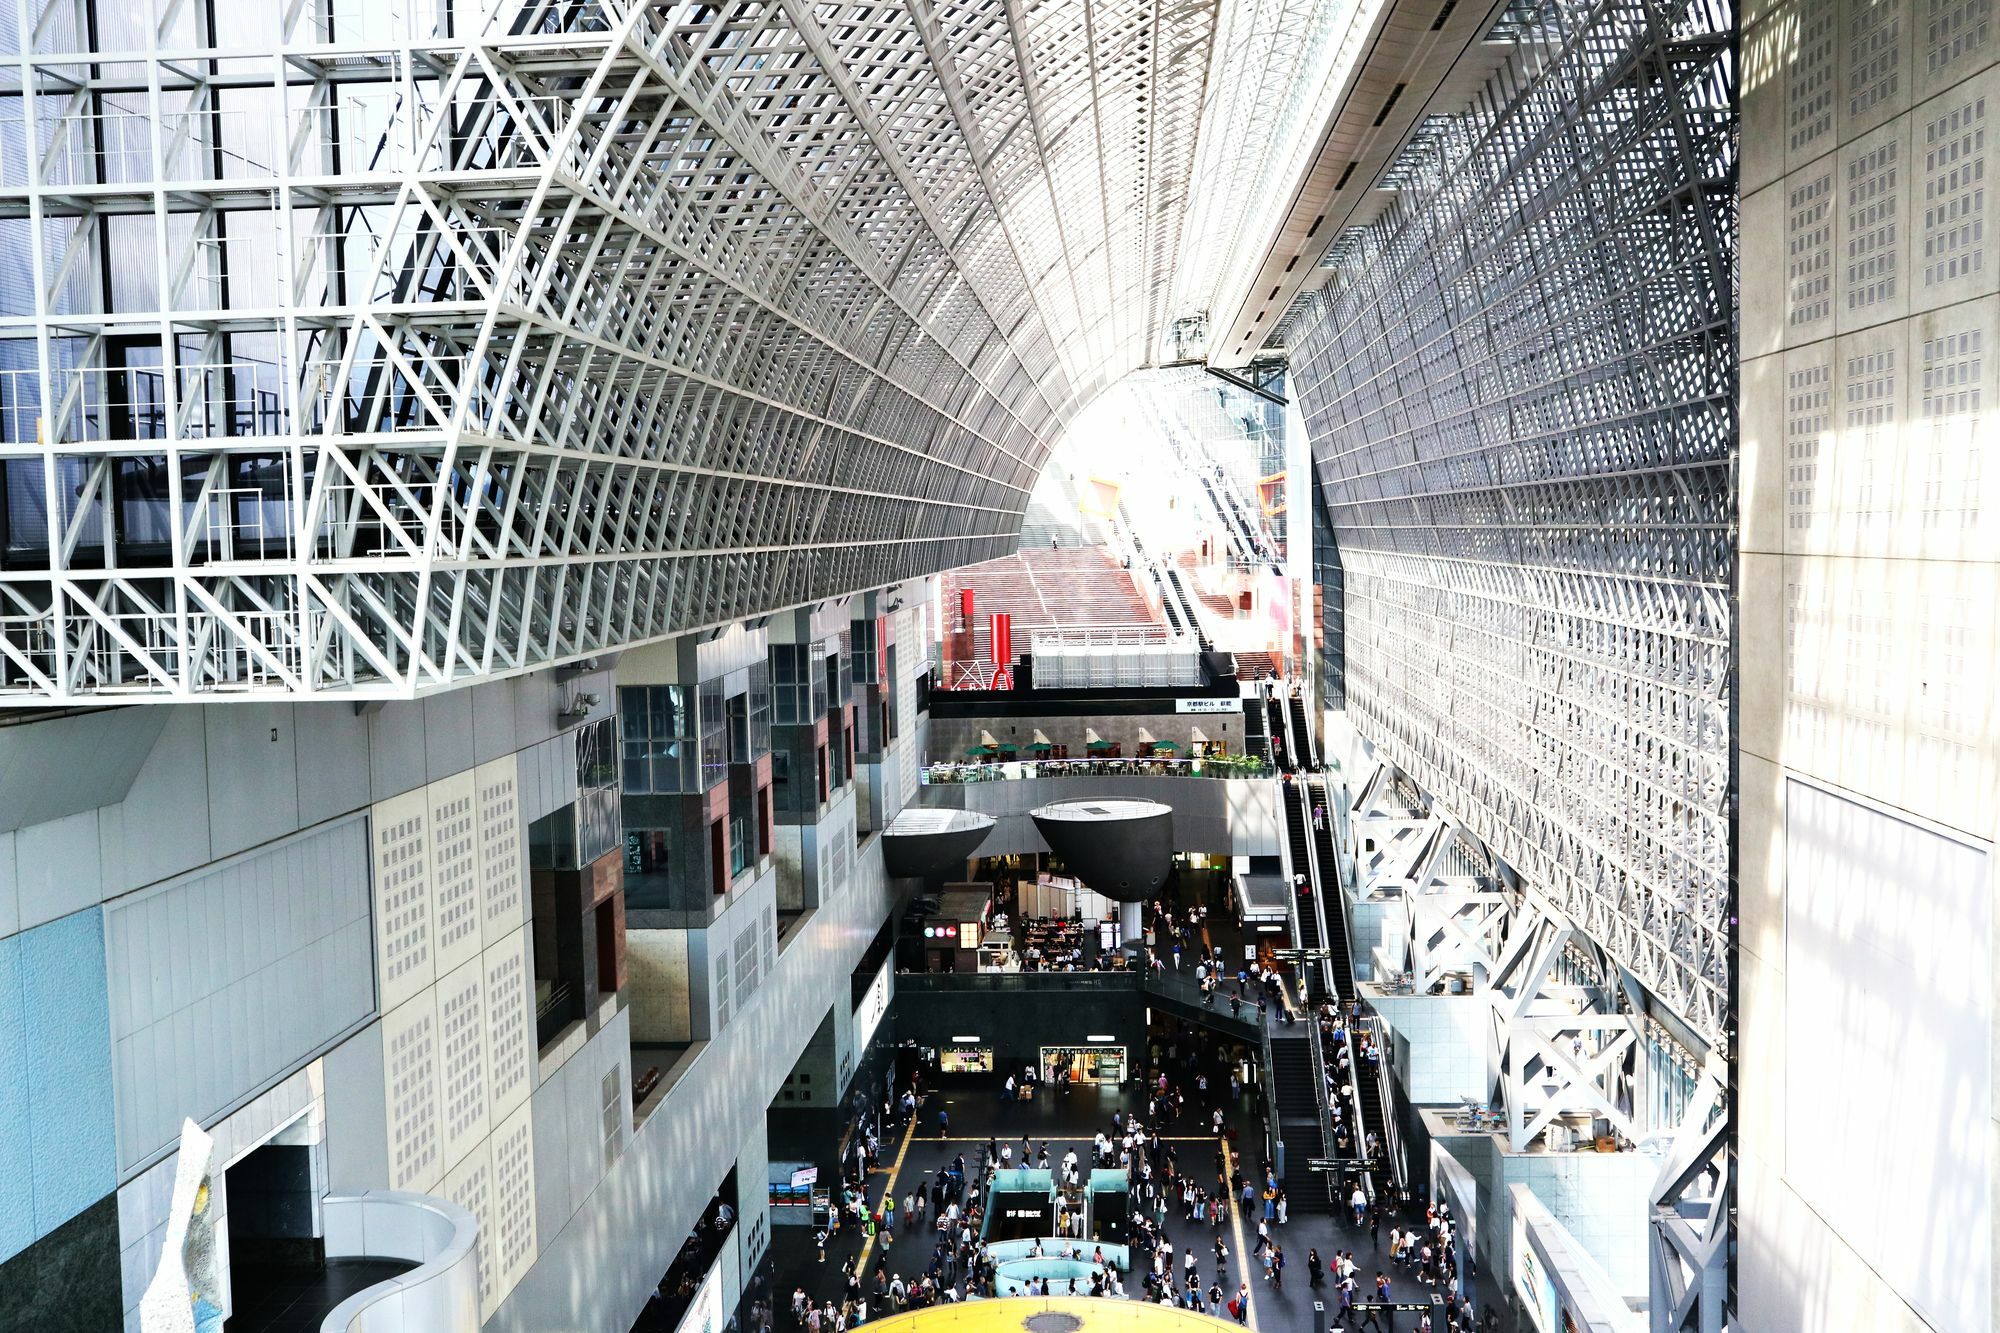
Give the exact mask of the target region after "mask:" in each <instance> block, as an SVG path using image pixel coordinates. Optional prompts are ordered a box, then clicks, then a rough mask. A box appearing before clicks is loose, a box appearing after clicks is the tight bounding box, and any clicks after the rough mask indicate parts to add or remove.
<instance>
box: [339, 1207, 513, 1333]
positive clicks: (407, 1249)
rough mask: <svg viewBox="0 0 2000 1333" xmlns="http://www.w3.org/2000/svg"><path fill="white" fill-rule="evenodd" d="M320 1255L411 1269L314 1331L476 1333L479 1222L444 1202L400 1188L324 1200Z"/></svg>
mask: <svg viewBox="0 0 2000 1333" xmlns="http://www.w3.org/2000/svg"><path fill="white" fill-rule="evenodd" d="M324 1213H325V1219H326V1257H327V1258H329V1259H343V1258H360V1257H363V1256H365V1257H368V1258H372V1259H407V1260H409V1261H410V1262H412V1263H415V1264H416V1265H417V1267H415V1268H413V1269H411V1270H410V1271H409V1272H407V1273H405V1274H403V1275H402V1276H401V1277H394V1278H391V1279H389V1280H388V1281H387V1282H380V1283H377V1284H376V1285H374V1286H372V1287H370V1288H368V1289H367V1290H366V1291H360V1292H356V1293H355V1294H354V1295H352V1296H350V1297H348V1298H347V1299H346V1300H344V1301H342V1302H341V1303H340V1304H339V1305H337V1306H335V1307H334V1308H333V1311H332V1313H330V1314H328V1315H327V1317H326V1318H325V1319H323V1320H321V1321H320V1326H319V1327H320V1333H479V1259H478V1254H479V1245H478V1242H479V1224H478V1222H477V1221H475V1220H474V1218H473V1216H472V1214H471V1213H469V1212H467V1211H466V1210H465V1209H463V1208H461V1207H459V1206H458V1205H457V1204H455V1203H452V1202H450V1201H448V1200H445V1199H434V1198H432V1197H431V1196H430V1195H428V1194H408V1193H404V1192H402V1191H399V1190H363V1191H360V1192H358V1193H354V1194H330V1195H328V1196H327V1198H326V1201H325V1204H324Z"/></svg>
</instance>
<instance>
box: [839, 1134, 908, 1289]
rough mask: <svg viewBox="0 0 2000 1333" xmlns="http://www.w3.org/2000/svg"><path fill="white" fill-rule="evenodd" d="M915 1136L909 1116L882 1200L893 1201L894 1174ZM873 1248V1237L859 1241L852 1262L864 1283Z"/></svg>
mask: <svg viewBox="0 0 2000 1333" xmlns="http://www.w3.org/2000/svg"><path fill="white" fill-rule="evenodd" d="M916 1136H917V1118H916V1117H915V1116H911V1117H910V1124H909V1127H908V1128H906V1129H905V1130H904V1131H903V1146H902V1147H900V1148H898V1149H896V1160H895V1161H894V1162H892V1163H890V1165H889V1181H888V1183H887V1184H885V1185H883V1186H882V1197H883V1198H885V1199H893V1198H895V1197H896V1173H897V1172H898V1171H901V1170H902V1169H903V1159H904V1158H905V1157H908V1156H909V1155H910V1140H911V1139H913V1138H915V1137H916ZM861 1207H862V1208H863V1209H864V1210H866V1209H867V1208H868V1192H867V1191H866V1190H863V1191H862V1192H861ZM888 1225H890V1226H892V1227H893V1226H894V1225H895V1223H893V1222H891V1223H889V1224H888ZM874 1248H875V1238H874V1237H873V1236H864V1237H863V1239H862V1241H861V1254H860V1255H859V1256H858V1257H857V1258H856V1259H855V1261H854V1275H855V1276H856V1277H858V1278H860V1279H862V1280H863V1281H864V1282H865V1281H867V1279H868V1255H869V1253H870V1251H872V1250H873V1249H874Z"/></svg>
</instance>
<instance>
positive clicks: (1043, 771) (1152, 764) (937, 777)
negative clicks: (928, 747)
mask: <svg viewBox="0 0 2000 1333" xmlns="http://www.w3.org/2000/svg"><path fill="white" fill-rule="evenodd" d="M1272 771H1273V770H1272V768H1271V765H1270V764H1268V763H1266V762H1265V761H1263V760H1261V759H1258V758H1257V757H1255V756H1254V755H1221V756H1217V757H1213V758H1208V759H1004V760H1000V761H999V762H996V763H990V764H960V763H949V762H944V763H935V764H928V765H926V766H925V767H924V768H923V769H921V770H919V772H918V773H917V781H918V783H919V784H920V785H922V786H926V787H954V786H964V785H966V784H968V783H974V782H1025V781H1028V780H1030V779H1033V778H1102V777H1134V778H1267V777H1269V776H1271V773H1272Z"/></svg>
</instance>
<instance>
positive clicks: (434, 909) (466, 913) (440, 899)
mask: <svg viewBox="0 0 2000 1333" xmlns="http://www.w3.org/2000/svg"><path fill="white" fill-rule="evenodd" d="M477 792H478V788H477V785H476V783H475V781H474V779H473V774H472V772H471V770H469V769H468V770H467V771H466V772H463V773H458V774H455V775H453V776H452V777H449V778H445V779H443V780H441V781H438V782H433V783H432V784H431V785H430V786H429V787H428V788H427V789H426V795H427V796H428V797H429V800H430V820H431V823H430V833H431V858H430V859H431V914H432V916H431V919H432V922H433V928H432V936H433V939H434V940H435V945H434V947H435V949H436V953H437V963H436V966H437V972H438V975H440V976H442V975H443V974H445V973H446V972H450V971H452V970H454V969H456V968H459V967H461V966H463V965H464V964H466V963H468V962H471V961H472V959H473V958H475V957H476V956H478V953H479V940H480V915H481V912H480V879H479V838H478V828H479V821H478V818H477V815H476V814H475V812H474V805H475V803H476V801H477Z"/></svg>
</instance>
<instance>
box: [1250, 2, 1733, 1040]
mask: <svg viewBox="0 0 2000 1333" xmlns="http://www.w3.org/2000/svg"><path fill="white" fill-rule="evenodd" d="M1734 23H1735V16H1734V13H1733V11H1732V10H1731V9H1730V8H1729V7H1728V5H1727V4H1726V3H1723V2H1722V0H1715V2H1714V3H1708V2H1706V0H1691V2H1690V3H1685V4H1682V5H1679V6H1677V7H1671V8H1659V7H1652V6H1648V5H1645V4H1641V3H1635V2H1633V0H1606V2H1605V3H1599V4H1589V3H1577V2H1576V0H1554V2H1553V3H1543V4H1540V5H1523V6H1517V7H1515V9H1514V10H1510V12H1509V21H1508V23H1507V24H1506V25H1504V26H1503V28H1502V30H1501V32H1500V33H1499V34H1497V35H1499V36H1503V37H1507V38H1509V39H1510V40H1512V41H1513V42H1514V44H1515V52H1514V56H1513V58H1512V59H1511V60H1509V61H1508V62H1507V64H1506V65H1505V66H1504V67H1503V68H1502V69H1501V70H1500V71H1499V72H1498V73H1497V74H1495V75H1494V76H1493V78H1492V80H1491V81H1490V82H1489V83H1488V85H1487V86H1486V87H1485V89H1484V90H1483V91H1482V93H1481V94H1480V95H1479V96H1478V98H1476V99H1475V101H1474V102H1473V104H1472V105H1471V106H1470V107H1469V108H1468V109H1467V110H1466V111H1465V112H1464V113H1463V114H1460V115H1455V116H1445V117H1437V118H1433V119H1432V120H1430V121H1427V122H1426V124H1425V128H1424V133H1423V134H1422V135H1421V136H1419V137H1418V138H1417V140H1416V141H1414V142H1413V144H1412V145H1411V147H1410V149H1409V150H1408V151H1406V153H1405V154H1403V155H1402V156H1401V157H1400V158H1399V159H1398V161H1397V162H1396V163H1395V165H1394V167H1393V168H1392V172H1391V174H1392V176H1393V178H1394V180H1395V181H1396V183H1397V187H1398V189H1399V190H1400V195H1399V199H1398V202H1397V203H1396V204H1395V205H1394V206H1393V207H1391V208H1390V209H1389V210H1388V211H1387V212H1386V213H1385V214H1384V215H1383V216H1382V217H1381V218H1380V219H1379V220H1377V221H1376V222H1373V223H1371V224H1369V225H1367V226H1364V227H1360V228H1357V229H1354V230H1353V231H1351V232H1349V233H1348V234H1346V235H1344V236H1343V237H1341V238H1340V240H1339V241H1338V243H1337V244H1336V246H1335V247H1334V249H1333V251H1332V254H1331V256H1330V258H1329V265H1330V266H1331V267H1333V268H1334V269H1335V272H1334V273H1333V274H1332V278H1331V281H1330V282H1329V284H1328V285H1327V288H1326V290H1325V291H1324V292H1322V293H1321V294H1319V295H1318V296H1317V297H1315V298H1313V300H1312V301H1311V302H1310V303H1308V304H1307V305H1305V306H1304V307H1302V308H1301V309H1299V310H1296V311H1294V312H1293V314H1292V316H1291V317H1290V319H1289V320H1288V323H1287V325H1286V334H1287V337H1288V339H1289V343H1290V348H1291V353H1292V364H1293V380H1294V383H1295V384H1296V385H1297V389H1298V393H1299V396H1300V398H1301V401H1302V406H1303V410H1304V414H1305V419H1306V422H1307V425H1308V429H1309V432H1310V436H1311V449H1312V456H1313V463H1314V468H1315V470H1316V474H1317V477H1318V480H1319V483H1320V487H1319V492H1320V498H1321V499H1322V500H1323V503H1324V504H1325V507H1326V514H1327V518H1328V520H1329V521H1330V524H1331V526H1332V528H1333V530H1334V533H1335V536H1336V539H1337V541H1338V545H1339V559H1340V564H1341V567H1342V576H1343V586H1344V594H1345V596H1344V605H1343V607H1342V611H1343V613H1344V618H1345V634H1344V639H1345V648H1346V653H1345V662H1344V671H1345V688H1346V696H1347V705H1348V708H1349V710H1350V713H1351V715H1352V717H1353V718H1354V721H1355V725H1356V727H1357V728H1358V729H1359V731H1360V732H1361V733H1362V734H1363V735H1364V736H1366V737H1367V738H1368V739H1369V740H1370V741H1371V742H1373V743H1374V744H1375V745H1376V746H1377V747H1378V749H1379V750H1380V752H1381V753H1382V755H1383V756H1384V757H1385V758H1387V759H1389V760H1390V761H1391V762H1393V763H1394V764H1395V765H1397V766H1398V767H1399V768H1400V769H1402V770H1403V771H1404V772H1405V773H1407V774H1408V775H1410V777H1412V778H1413V779H1414V780H1415V781H1416V782H1418V783H1419V784H1420V785H1421V786H1422V787H1424V788H1425V789H1426V790H1428V791H1429V792H1431V793H1432V794H1434V795H1435V797H1436V798H1437V799H1438V800H1440V801H1441V802H1443V803H1444V805H1445V806H1447V807H1448V808H1449V809H1450V810H1451V811H1452V812H1453V813H1454V814H1455V815H1457V816H1459V817H1460V818H1463V819H1464V820H1466V821H1467V823H1468V825H1469V827H1470V828H1471V829H1472V830H1473V831H1474V832H1475V833H1476V834H1477V835H1478V836H1479V837H1480V838H1482V839H1483V840H1484V841H1486V842H1487V844H1488V845H1490V846H1491V847H1493V848H1494V850H1495V851H1496V852H1497V853H1498V854H1500V855H1501V856H1503V857H1505V858H1506V859H1507V860H1508V861H1509V862H1511V863H1512V864H1513V865H1514V866H1515V868H1516V869H1517V870H1519V871H1520V873H1521V874H1522V876H1523V877H1524V879H1525V880H1526V881H1528V882H1529V883H1531V884H1533V885H1535V886H1538V887H1539V889H1540V890H1541V891H1543V892H1545V893H1547V894H1548V895H1549V896H1550V897H1551V898H1552V899H1553V900H1554V901H1555V902H1556V903H1557V905H1559V906H1560V907H1561V908H1563V909H1564V910H1565V911H1566V912H1567V913H1568V914H1569V915H1570V916H1571V918H1572V919H1574V920H1575V922H1576V923H1577V924H1578V925H1579V926H1580V927H1581V928H1582V929H1584V930H1585V931H1586V932H1588V933H1589V934H1590V935H1591V936H1592V937H1593V938H1595V939H1596V940H1597V941H1598V942H1599V943H1601V944H1602V945H1603V946H1604V947H1605V948H1606V949H1607V950H1608V951H1609V952H1610V953H1611V955H1612V956H1613V957H1615V958H1616V959H1617V960H1618V961H1619V962H1620V963H1621V964H1622V965H1623V966H1625V967H1626V968H1628V969H1630V971H1631V972H1632V973H1633V974H1634V975H1635V976H1636V977H1637V978H1638V979H1639V980H1640V981H1641V983H1642V984H1644V985H1645V986H1646V987H1647V988H1648V989H1649V990H1650V991H1651V992H1652V993H1653V994H1654V995H1656V996H1657V997H1658V998H1659V999H1660V1000H1662V1001H1663V1002H1664V1003H1666V1004H1667V1005H1668V1006H1670V1007H1671V1008H1672V1009H1673V1010H1675V1011H1676V1012H1678V1013H1679V1014H1680V1015H1681V1016H1682V1017H1683V1018H1685V1019H1686V1020H1687V1021H1688V1022H1689V1023H1690V1024H1691V1025H1692V1026H1693V1027H1694V1028H1695V1029H1696V1030H1697V1031H1699V1032H1700V1033H1701V1034H1703V1035H1704V1036H1705V1037H1708V1038H1710V1039H1719V1038H1720V1037H1721V1035H1722V1033H1723V1031H1724V1026H1725V1022H1726V1005H1727V1000H1726V996H1727V989H1728V968H1729V959H1728V953H1727V929H1728V924H1727V912H1728V889H1727V881H1728V871H1729V865H1728V856H1729V843H1728V828H1727V823H1728V818H1729V805H1730V800H1731V776H1730V762H1729V744H1730V734H1731V728H1730V708H1731V690H1732V681H1733V677H1732V661H1731V655H1730V654H1731V648H1730V629H1731V627H1730V607H1731V600H1730V599H1731V583H1730V581H1731V570H1732V551H1733V546H1734V528H1733V524H1734V504H1735V500H1734V492H1733V478H1732V475H1731V463H1732V451H1733V447H1734V439H1735V417H1734V413H1735V406H1734V386H1735V379H1734V374H1735V372H1734V363H1733V358H1734V327H1735V326H1734V298H1733V291H1732V284H1733V280H1734V275H1733V264H1734V254H1735V226H1736V224H1735V199H1734V172H1735V138H1734V136H1735V120H1734V115H1733V111H1732V100H1733V93H1734V89H1735V71H1734V66H1733V63H1732V55H1731V49H1730V48H1731V40H1732V33H1733V28H1734Z"/></svg>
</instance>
